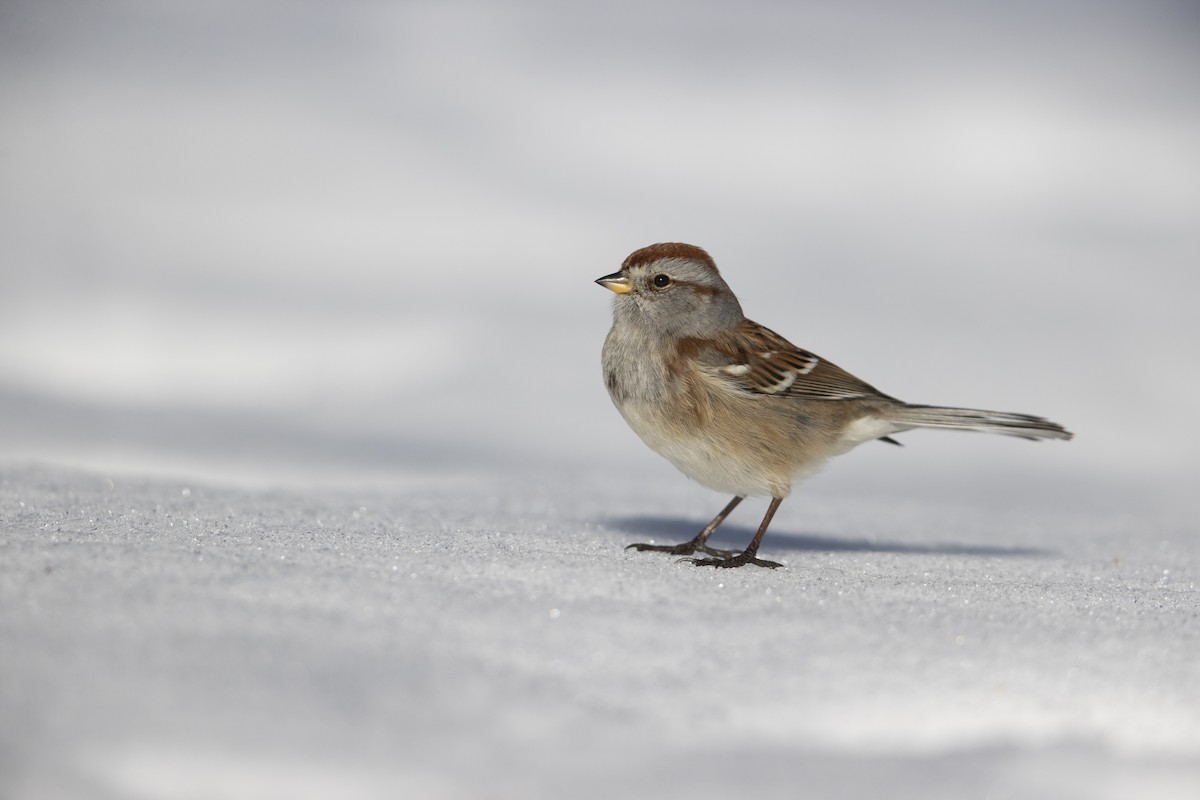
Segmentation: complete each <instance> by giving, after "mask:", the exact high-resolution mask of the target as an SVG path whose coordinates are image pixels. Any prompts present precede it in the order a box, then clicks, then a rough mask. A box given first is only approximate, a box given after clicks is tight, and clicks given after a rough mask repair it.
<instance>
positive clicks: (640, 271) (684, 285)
mask: <svg viewBox="0 0 1200 800" xmlns="http://www.w3.org/2000/svg"><path fill="white" fill-rule="evenodd" d="M621 274H623V275H624V276H626V277H627V278H628V279H629V281H630V284H631V289H630V291H628V292H626V293H625V294H619V295H617V297H616V299H615V303H614V306H613V313H614V315H615V316H617V317H618V318H620V319H622V320H623V321H627V322H629V323H631V324H635V325H640V326H643V327H645V328H646V329H647V330H648V331H649V332H650V333H652V334H654V335H657V336H665V337H690V336H706V335H711V334H713V333H716V332H719V331H723V330H728V329H730V328H733V327H734V326H736V325H737V324H738V323H740V322H741V321H742V320H743V319H744V318H745V317H744V316H743V315H742V307H741V305H739V304H738V301H737V298H736V297H734V296H733V292H731V291H729V287H728V286H727V285H726V284H725V281H724V280H723V279H722V278H721V276H720V275H719V274H718V273H717V271H716V270H715V269H713V268H712V267H711V266H710V265H708V264H706V263H705V262H703V261H700V260H697V259H693V258H682V257H673V258H662V259H656V260H654V261H650V262H642V263H633V264H630V263H627V264H626V265H625V266H624V267H623V268H622V269H621Z"/></svg>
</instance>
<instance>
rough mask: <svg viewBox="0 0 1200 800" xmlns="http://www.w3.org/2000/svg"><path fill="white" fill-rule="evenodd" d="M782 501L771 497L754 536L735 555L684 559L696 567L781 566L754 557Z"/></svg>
mask: <svg viewBox="0 0 1200 800" xmlns="http://www.w3.org/2000/svg"><path fill="white" fill-rule="evenodd" d="M782 502H783V498H782V497H772V498H771V505H769V506H767V513H766V515H765V516H763V520H762V522H761V523H759V526H758V532H757V533H755V534H754V538H753V539H751V540H750V544H748V545H747V546H746V549H745V550H744V551H743V552H741V553H739V554H738V555H735V556H728V557H725V558H689V559H685V560H686V561H691V562H692V563H693V564H695V565H696V566H698V567H744V566H745V565H747V564H754V565H755V566H759V567H770V568H771V569H775V568H776V567H782V566H783V564H780V563H779V562H778V561H767V560H766V559H765V558H756V556H757V555H758V546H759V544H761V543H762V540H763V536H764V535H765V534H766V532H767V527H768V526H769V525H770V524H771V519H772V518H773V517H774V516H775V511H776V510H777V509H778V508H779V504H780V503H782Z"/></svg>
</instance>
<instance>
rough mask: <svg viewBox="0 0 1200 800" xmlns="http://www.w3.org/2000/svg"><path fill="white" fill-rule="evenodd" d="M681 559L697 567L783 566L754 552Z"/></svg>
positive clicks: (769, 567)
mask: <svg viewBox="0 0 1200 800" xmlns="http://www.w3.org/2000/svg"><path fill="white" fill-rule="evenodd" d="M680 560H681V561H687V562H689V563H691V564H694V565H695V566H697V567H718V568H720V569H729V568H731V567H744V566H746V565H747V564H753V565H754V566H756V567H767V568H768V569H775V568H776V567H782V566H783V564H780V563H779V562H778V561H768V560H767V559H765V558H758V557H756V556H755V555H754V554H753V553H738V554H737V555H733V554H730V555H729V556H727V557H724V558H683V559H680Z"/></svg>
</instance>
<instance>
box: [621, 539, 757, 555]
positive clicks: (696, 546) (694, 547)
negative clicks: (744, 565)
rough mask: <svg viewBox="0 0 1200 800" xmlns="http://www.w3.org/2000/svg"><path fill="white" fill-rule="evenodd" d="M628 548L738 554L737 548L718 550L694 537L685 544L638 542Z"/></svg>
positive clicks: (686, 553) (681, 553)
mask: <svg viewBox="0 0 1200 800" xmlns="http://www.w3.org/2000/svg"><path fill="white" fill-rule="evenodd" d="M625 549H626V550H637V551H638V552H639V553H644V552H647V551H649V552H653V553H670V554H671V555H673V556H690V555H692V554H693V553H707V554H708V555H710V556H715V557H716V558H733V557H734V556H736V555H737V551H735V550H718V549H717V548H715V547H709V546H708V545H706V544H701V543H699V542H697V541H696V540H695V539H693V540H692V541H690V542H684V543H683V544H646V543H645V542H638V543H636V544H631V545H627V546H626V547H625Z"/></svg>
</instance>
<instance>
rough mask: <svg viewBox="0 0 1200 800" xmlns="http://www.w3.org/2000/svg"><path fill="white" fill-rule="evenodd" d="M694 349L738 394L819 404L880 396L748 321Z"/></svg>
mask: <svg viewBox="0 0 1200 800" xmlns="http://www.w3.org/2000/svg"><path fill="white" fill-rule="evenodd" d="M692 343H693V347H694V348H695V349H696V350H697V351H698V352H697V353H696V357H697V358H698V359H699V361H700V363H701V365H702V366H704V367H705V368H706V371H707V372H708V373H709V374H711V375H713V376H715V377H718V378H720V379H722V380H723V381H726V382H727V383H728V384H730V385H731V386H732V387H733V388H735V389H737V390H739V391H743V392H751V393H754V394H760V395H774V396H777V397H806V398H811V399H814V400H845V399H849V398H853V397H872V396H880V395H881V392H879V391H878V390H877V389H875V387H873V386H871V385H870V384H868V383H866V382H864V381H861V380H859V379H858V378H856V377H854V376H853V375H851V374H850V373H849V372H846V371H845V370H844V369H842V368H841V367H838V366H837V365H836V364H833V363H831V362H829V361H826V360H824V359H822V358H820V357H818V356H817V355H815V354H814V353H810V352H809V351H807V350H802V349H800V348H799V347H796V346H795V345H793V344H792V343H791V342H789V341H788V340H787V339H784V338H783V337H782V336H780V335H779V334H777V333H775V332H774V331H772V330H770V329H768V328H764V327H762V326H761V325H758V324H757V323H754V322H750V321H749V320H746V321H744V322H743V323H742V324H741V325H740V326H738V327H737V328H736V329H734V330H733V331H730V332H729V333H728V334H726V335H724V336H721V337H718V338H717V339H715V340H708V341H704V342H701V341H700V340H692Z"/></svg>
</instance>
